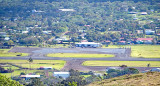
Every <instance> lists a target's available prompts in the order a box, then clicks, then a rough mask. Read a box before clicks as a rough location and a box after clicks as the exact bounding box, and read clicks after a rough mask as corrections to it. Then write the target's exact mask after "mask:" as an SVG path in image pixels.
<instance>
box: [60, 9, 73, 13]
mask: <svg viewBox="0 0 160 86" xmlns="http://www.w3.org/2000/svg"><path fill="white" fill-rule="evenodd" d="M59 10H60V11H66V12H67V11H75V10H74V9H59Z"/></svg>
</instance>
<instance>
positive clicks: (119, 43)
mask: <svg viewBox="0 0 160 86" xmlns="http://www.w3.org/2000/svg"><path fill="white" fill-rule="evenodd" d="M117 44H118V45H125V44H126V41H118V43H117Z"/></svg>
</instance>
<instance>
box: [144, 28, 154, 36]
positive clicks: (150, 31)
mask: <svg viewBox="0 0 160 86" xmlns="http://www.w3.org/2000/svg"><path fill="white" fill-rule="evenodd" d="M145 34H146V35H154V34H155V31H153V30H151V29H146V30H145Z"/></svg>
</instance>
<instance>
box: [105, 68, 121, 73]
mask: <svg viewBox="0 0 160 86" xmlns="http://www.w3.org/2000/svg"><path fill="white" fill-rule="evenodd" d="M110 69H114V70H123V69H124V67H107V68H106V72H107V71H108V70H110Z"/></svg>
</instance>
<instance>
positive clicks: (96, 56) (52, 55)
mask: <svg viewBox="0 0 160 86" xmlns="http://www.w3.org/2000/svg"><path fill="white" fill-rule="evenodd" d="M47 56H48V57H72V58H108V57H114V55H111V54H84V53H83V54H80V53H52V54H48V55H47Z"/></svg>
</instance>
